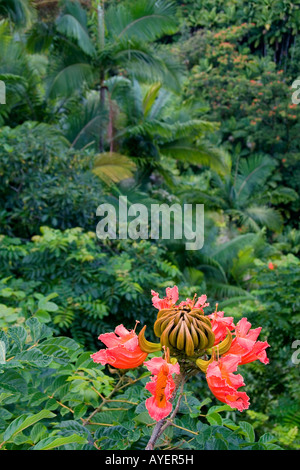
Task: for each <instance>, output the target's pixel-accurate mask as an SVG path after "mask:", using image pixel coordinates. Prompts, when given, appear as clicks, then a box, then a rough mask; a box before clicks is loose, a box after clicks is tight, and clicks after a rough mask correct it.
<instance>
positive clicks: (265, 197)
mask: <svg viewBox="0 0 300 470" xmlns="http://www.w3.org/2000/svg"><path fill="white" fill-rule="evenodd" d="M275 167H276V163H274V161H273V160H271V158H269V157H267V156H265V155H260V154H254V155H251V156H250V157H248V158H247V159H246V158H244V159H242V160H241V159H239V158H238V159H237V162H236V165H235V166H234V168H233V171H232V172H231V174H227V175H225V176H221V175H218V174H217V173H215V172H214V173H213V174H212V178H211V187H210V188H209V191H201V189H198V188H195V187H190V186H185V187H184V186H183V187H182V189H181V191H180V194H181V196H182V197H186V198H187V200H188V201H189V202H192V201H193V200H197V201H198V202H199V200H201V201H203V202H205V203H207V205H208V206H209V208H210V210H211V211H218V212H220V211H221V212H222V213H223V214H224V216H225V218H226V221H227V230H226V237H228V239H231V238H233V237H234V236H236V234H237V228H239V229H241V228H244V229H245V230H250V231H253V232H259V231H260V230H261V229H262V228H263V227H266V228H267V229H269V230H271V231H280V230H281V228H282V217H281V215H280V213H279V212H278V211H277V210H276V209H274V208H273V207H272V206H271V200H272V190H271V187H270V188H268V187H267V183H268V181H269V180H270V178H271V176H272V175H273V173H274V169H275Z"/></svg>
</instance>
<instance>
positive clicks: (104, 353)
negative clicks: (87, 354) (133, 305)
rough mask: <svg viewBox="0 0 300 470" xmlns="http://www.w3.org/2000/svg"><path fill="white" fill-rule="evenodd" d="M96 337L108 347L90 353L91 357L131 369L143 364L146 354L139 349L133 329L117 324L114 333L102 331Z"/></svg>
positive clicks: (121, 367) (99, 361)
mask: <svg viewBox="0 0 300 470" xmlns="http://www.w3.org/2000/svg"><path fill="white" fill-rule="evenodd" d="M98 339H100V341H102V343H104V344H105V346H107V348H108V349H100V351H98V352H96V353H94V354H91V358H92V359H93V361H94V362H97V363H100V364H102V365H105V364H110V365H111V366H114V367H116V368H117V369H133V368H135V367H138V366H140V365H141V364H143V362H144V360H145V359H146V357H147V355H148V354H147V353H145V352H143V351H142V350H141V349H140V347H139V342H138V337H137V335H136V333H135V331H134V330H131V331H128V330H127V329H126V328H125V327H124V326H123V325H119V326H117V327H116V329H115V333H104V334H102V335H100V336H99V338H98Z"/></svg>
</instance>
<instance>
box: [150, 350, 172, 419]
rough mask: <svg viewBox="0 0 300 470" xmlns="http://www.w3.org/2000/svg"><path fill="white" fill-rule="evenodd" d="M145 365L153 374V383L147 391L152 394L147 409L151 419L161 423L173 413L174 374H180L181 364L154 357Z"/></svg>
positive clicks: (151, 382)
mask: <svg viewBox="0 0 300 470" xmlns="http://www.w3.org/2000/svg"><path fill="white" fill-rule="evenodd" d="M144 364H145V366H146V367H147V369H148V370H149V371H150V372H151V373H152V374H153V376H152V377H151V381H150V382H148V383H147V384H146V389H147V390H148V391H149V392H150V393H151V394H152V397H150V398H147V400H146V408H147V410H148V412H149V415H150V416H151V418H153V419H154V420H156V421H160V420H161V419H163V418H165V417H166V416H168V415H169V414H170V413H171V411H172V403H171V402H170V399H171V398H172V395H173V392H174V390H175V382H174V380H173V377H172V374H179V373H180V368H179V364H178V363H176V364H171V363H169V362H167V361H166V360H165V359H163V358H162V357H154V358H153V359H150V361H147V362H145V363H144Z"/></svg>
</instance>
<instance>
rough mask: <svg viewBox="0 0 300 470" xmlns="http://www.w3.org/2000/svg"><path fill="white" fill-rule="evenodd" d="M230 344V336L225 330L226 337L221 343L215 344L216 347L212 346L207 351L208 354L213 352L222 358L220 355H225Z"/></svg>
mask: <svg viewBox="0 0 300 470" xmlns="http://www.w3.org/2000/svg"><path fill="white" fill-rule="evenodd" d="M231 344H232V334H231V332H230V331H229V329H228V328H227V336H226V338H225V339H223V341H221V343H219V344H217V345H216V346H213V347H212V348H211V350H207V352H208V353H209V354H213V353H214V352H216V353H217V356H222V354H226V353H227V352H228V351H229V349H230V347H231Z"/></svg>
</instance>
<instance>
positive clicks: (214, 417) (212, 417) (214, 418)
mask: <svg viewBox="0 0 300 470" xmlns="http://www.w3.org/2000/svg"><path fill="white" fill-rule="evenodd" d="M206 419H207V421H208V422H209V423H210V424H212V425H219V426H222V418H221V416H220V415H219V414H218V413H211V414H207V415H206Z"/></svg>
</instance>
